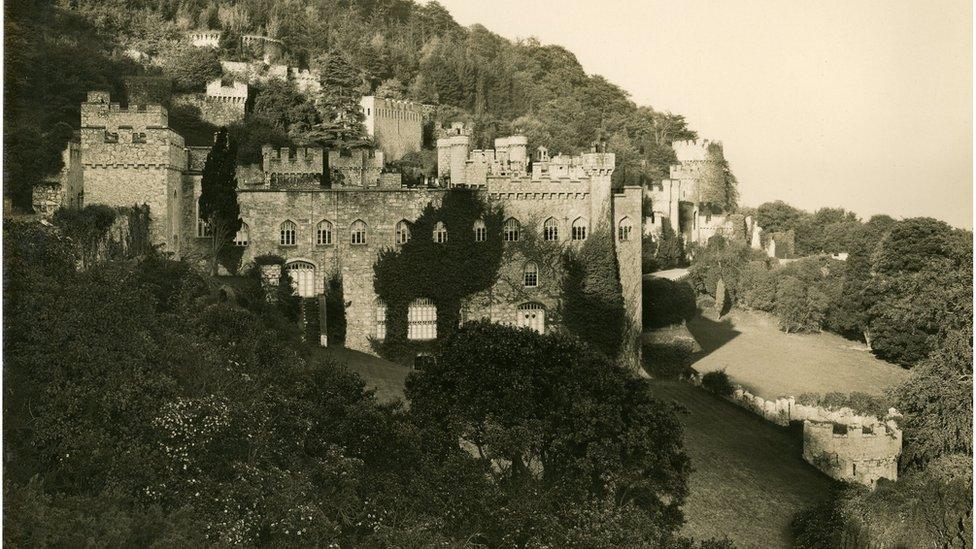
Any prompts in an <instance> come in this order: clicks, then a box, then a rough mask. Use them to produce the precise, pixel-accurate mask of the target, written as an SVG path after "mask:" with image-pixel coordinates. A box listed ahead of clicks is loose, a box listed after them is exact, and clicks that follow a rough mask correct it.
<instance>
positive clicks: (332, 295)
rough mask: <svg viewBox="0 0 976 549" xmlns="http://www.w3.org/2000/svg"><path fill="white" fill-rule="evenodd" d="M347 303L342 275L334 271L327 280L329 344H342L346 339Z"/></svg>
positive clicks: (326, 308) (326, 309)
mask: <svg viewBox="0 0 976 549" xmlns="http://www.w3.org/2000/svg"><path fill="white" fill-rule="evenodd" d="M348 305H349V304H348V303H346V300H345V297H343V292H342V275H341V274H340V273H338V272H333V273H332V274H331V275H329V277H328V278H326V280H325V318H326V319H327V324H326V326H325V332H326V335H328V336H329V345H341V344H343V343H345V341H346V306H348Z"/></svg>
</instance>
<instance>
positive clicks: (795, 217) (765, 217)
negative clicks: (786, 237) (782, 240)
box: [756, 200, 809, 233]
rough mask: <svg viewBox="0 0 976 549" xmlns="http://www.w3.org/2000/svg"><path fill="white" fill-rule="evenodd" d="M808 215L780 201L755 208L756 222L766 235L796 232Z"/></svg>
mask: <svg viewBox="0 0 976 549" xmlns="http://www.w3.org/2000/svg"><path fill="white" fill-rule="evenodd" d="M808 215H809V214H807V213H806V212H804V211H803V210H800V209H798V208H794V207H793V206H790V205H789V204H787V203H785V202H783V201H782V200H777V201H775V202H766V203H765V204H762V205H760V206H759V207H758V208H756V222H757V223H759V226H760V227H762V228H763V230H764V231H765V232H766V233H778V232H785V231H789V230H790V229H793V230H796V228H797V227H799V226H800V223H801V222H802V221H803V219H804V218H806V217H807V216H808Z"/></svg>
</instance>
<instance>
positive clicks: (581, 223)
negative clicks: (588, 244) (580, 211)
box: [573, 217, 586, 240]
mask: <svg viewBox="0 0 976 549" xmlns="http://www.w3.org/2000/svg"><path fill="white" fill-rule="evenodd" d="M573 240H586V220H585V219H583V218H582V217H577V218H576V220H575V221H573Z"/></svg>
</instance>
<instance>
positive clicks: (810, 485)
mask: <svg viewBox="0 0 976 549" xmlns="http://www.w3.org/2000/svg"><path fill="white" fill-rule="evenodd" d="M652 383H653V385H652V387H653V389H654V393H655V394H656V395H657V396H658V397H659V398H661V399H664V400H672V401H675V402H677V403H679V404H681V405H682V406H684V407H685V408H686V409H687V410H688V413H687V414H685V415H684V416H682V424H683V425H684V427H685V437H684V438H685V440H684V443H685V451H686V452H688V455H689V456H690V457H691V464H692V467H693V468H694V472H693V473H692V475H691V478H690V479H689V485H688V488H689V496H688V499H687V501H686V502H685V506H684V512H685V518H686V520H687V522H686V524H685V527H684V529H683V533H684V534H685V535H689V536H694V537H695V538H699V539H704V538H713V537H714V538H719V539H721V538H722V537H724V536H728V537H730V538H732V540H733V541H734V542H735V544H736V546H737V547H764V548H765V547H789V546H790V545H791V543H790V536H789V523H790V519H791V518H792V516H793V514H794V513H795V512H796V511H798V510H800V509H802V508H804V507H806V506H807V505H810V504H812V503H815V502H817V501H820V500H822V499H824V498H825V497H826V496H827V494H828V493H829V492H830V490H831V487H832V486H833V483H834V481H833V480H831V479H830V478H828V477H827V476H825V475H823V474H822V473H820V471H818V470H816V469H814V468H813V466H812V465H810V464H808V463H807V462H805V461H803V458H802V457H801V453H802V450H801V440H800V437H799V436H798V435H797V434H796V433H793V432H790V431H788V430H787V429H786V428H783V427H777V426H775V425H773V424H771V423H768V422H766V421H763V420H762V419H760V418H759V417H758V416H756V415H754V414H751V413H749V412H747V411H745V410H743V409H741V408H739V407H737V406H735V405H733V404H731V403H729V402H726V401H724V400H722V399H719V398H717V397H715V396H713V395H711V394H709V393H707V392H705V391H704V390H702V389H699V388H697V387H693V386H691V385H689V384H687V383H683V382H679V381H654V382H652Z"/></svg>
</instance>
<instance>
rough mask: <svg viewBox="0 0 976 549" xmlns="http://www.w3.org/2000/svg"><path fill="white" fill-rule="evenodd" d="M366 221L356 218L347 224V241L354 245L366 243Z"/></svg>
mask: <svg viewBox="0 0 976 549" xmlns="http://www.w3.org/2000/svg"><path fill="white" fill-rule="evenodd" d="M366 230H367V227H366V222H365V221H363V220H362V219H357V220H355V221H353V222H352V225H350V226H349V243H350V244H354V245H360V244H366Z"/></svg>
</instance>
